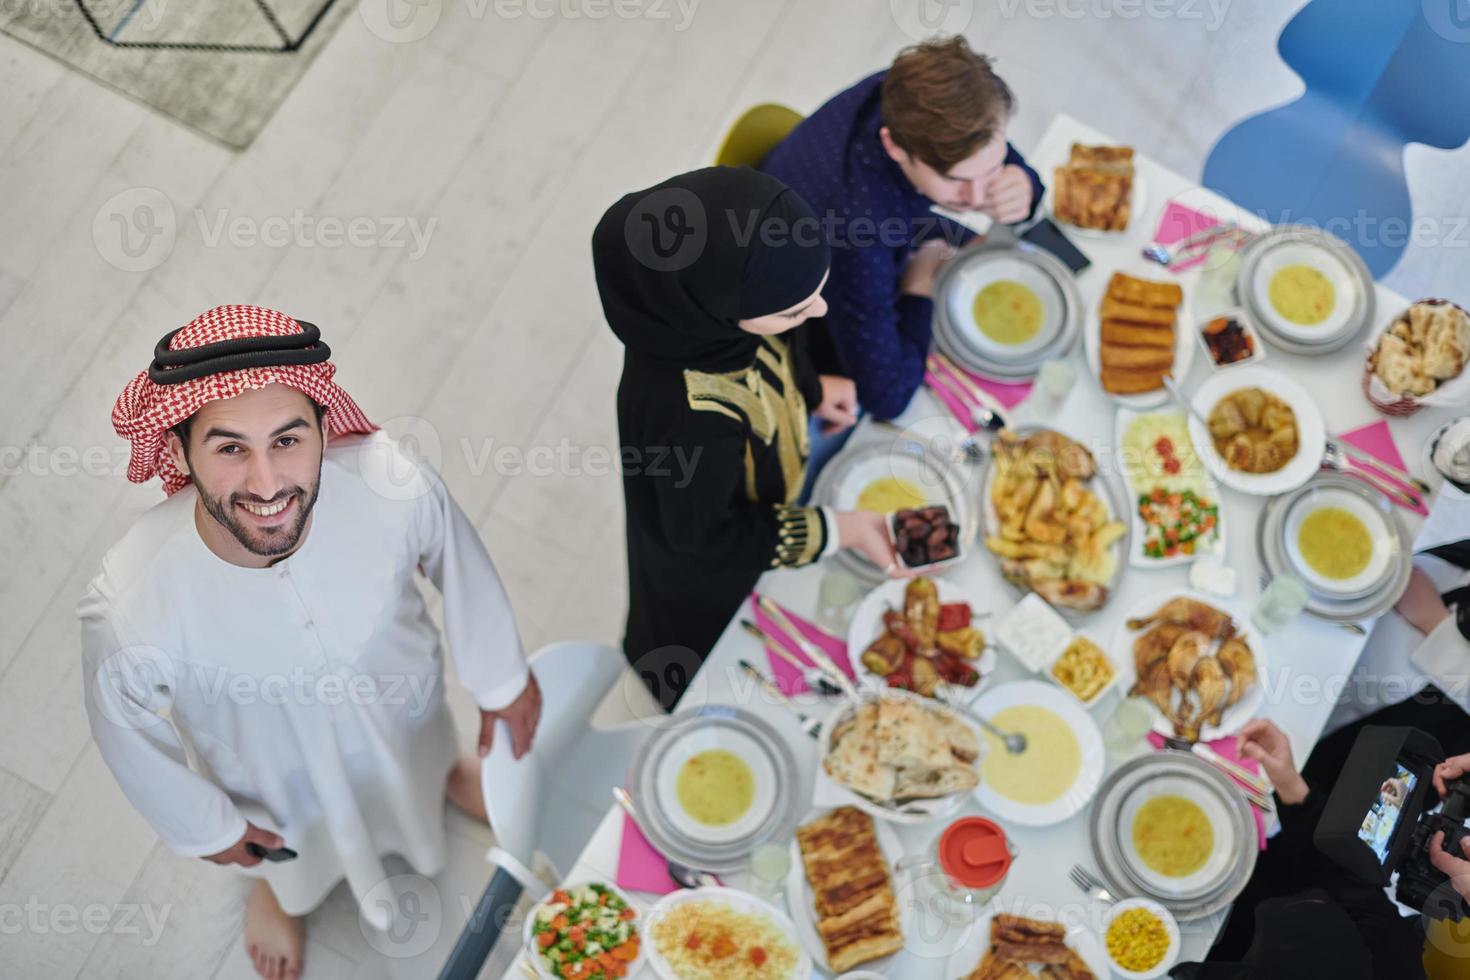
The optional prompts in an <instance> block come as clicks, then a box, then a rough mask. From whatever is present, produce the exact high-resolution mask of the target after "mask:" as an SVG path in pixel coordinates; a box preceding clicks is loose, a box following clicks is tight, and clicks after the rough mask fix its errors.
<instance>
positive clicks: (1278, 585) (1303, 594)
mask: <svg viewBox="0 0 1470 980" xmlns="http://www.w3.org/2000/svg"><path fill="white" fill-rule="evenodd" d="M1306 607H1307V587H1306V586H1305V585H1304V584H1302V580H1301V579H1299V578H1297V577H1296V576H1295V575H1280V576H1277V577H1276V578H1273V579H1272V580H1271V581H1270V582H1269V583H1268V584H1267V585H1266V588H1265V589H1264V590H1262V592H1261V598H1260V599H1258V600H1256V607H1255V608H1254V609H1252V610H1251V623H1252V624H1253V625H1254V626H1255V627H1256V629H1258V630H1260V631H1261V632H1262V633H1265V634H1268V635H1269V634H1271V633H1279V632H1280V631H1281V630H1284V629H1286V627H1287V626H1288V625H1290V623H1291V621H1292V620H1293V619H1295V618H1296V617H1297V614H1299V613H1300V612H1301V611H1302V610H1303V609H1305V608H1306Z"/></svg>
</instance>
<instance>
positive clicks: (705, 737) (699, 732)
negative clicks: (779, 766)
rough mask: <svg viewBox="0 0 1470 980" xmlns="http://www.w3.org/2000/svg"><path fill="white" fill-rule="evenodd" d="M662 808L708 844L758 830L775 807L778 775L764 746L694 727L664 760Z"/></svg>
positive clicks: (725, 731) (659, 782)
mask: <svg viewBox="0 0 1470 980" xmlns="http://www.w3.org/2000/svg"><path fill="white" fill-rule="evenodd" d="M655 786H656V787H657V793H658V798H659V808H660V810H661V812H662V813H663V814H664V815H665V816H666V817H667V818H668V820H669V822H670V823H672V824H673V825H674V827H675V828H676V829H677V830H678V831H679V832H680V833H683V834H685V835H687V836H688V837H690V838H692V839H694V840H697V841H700V842H702V843H707V844H719V843H725V842H728V841H735V840H739V839H741V838H742V837H745V836H747V835H749V834H751V833H752V832H754V831H755V830H756V829H757V828H758V827H759V826H760V825H761V823H762V822H763V821H764V820H765V818H766V817H767V816H768V815H769V814H770V813H771V810H772V809H773V808H774V806H775V804H776V793H777V791H778V788H777V786H776V773H775V770H774V768H773V767H772V766H771V763H770V760H769V758H768V757H767V755H766V753H765V751H764V750H763V749H762V748H761V746H760V745H759V744H758V743H757V742H756V741H755V740H754V739H752V738H751V737H750V736H748V735H746V734H745V733H743V732H740V731H736V730H733V729H730V728H723V727H713V726H712V727H709V728H704V729H695V730H693V731H691V732H689V733H687V734H686V735H685V736H684V737H683V738H681V739H679V741H678V742H676V743H675V744H673V745H671V746H670V747H669V749H668V751H666V752H665V753H664V755H663V757H662V758H661V759H660V760H659V763H658V772H657V774H656V776H655Z"/></svg>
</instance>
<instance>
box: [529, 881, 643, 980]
mask: <svg viewBox="0 0 1470 980" xmlns="http://www.w3.org/2000/svg"><path fill="white" fill-rule="evenodd" d="M638 919H639V914H638V909H637V908H636V907H634V905H633V903H632V902H630V901H629V900H628V896H626V895H624V894H623V893H622V892H620V891H618V889H616V888H614V887H613V886H612V885H605V884H601V883H599V882H592V883H589V884H582V885H571V886H568V887H566V888H558V889H556V890H555V891H554V892H552V893H551V894H550V895H549V896H547V898H546V899H545V900H544V901H542V902H541V904H539V905H537V906H536V907H535V908H534V909H532V910H531V914H530V915H529V916H527V917H526V929H525V946H526V958H527V959H528V960H529V961H530V962H531V964H532V965H533V966H534V967H535V968H536V974H537V975H538V976H540V977H545V978H556V980H615V978H617V977H628V976H632V975H633V974H635V973H636V972H637V971H638V968H639V967H641V966H642V965H643V947H642V940H641V938H640V937H639V935H638Z"/></svg>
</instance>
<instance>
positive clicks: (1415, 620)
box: [1394, 568, 1450, 636]
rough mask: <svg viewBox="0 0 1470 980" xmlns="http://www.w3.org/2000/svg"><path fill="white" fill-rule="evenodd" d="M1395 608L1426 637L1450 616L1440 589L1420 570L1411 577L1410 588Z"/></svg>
mask: <svg viewBox="0 0 1470 980" xmlns="http://www.w3.org/2000/svg"><path fill="white" fill-rule="evenodd" d="M1394 608H1395V609H1397V610H1398V613H1399V615H1400V616H1402V617H1404V618H1405V619H1407V620H1408V621H1409V625H1410V626H1412V627H1414V628H1415V629H1416V630H1418V631H1419V632H1421V633H1423V634H1424V635H1426V636H1428V635H1429V634H1430V633H1433V632H1434V628H1435V627H1436V626H1438V625H1439V624H1440V623H1442V622H1444V621H1445V617H1447V616H1449V614H1450V611H1449V610H1448V609H1446V608H1445V605H1444V600H1443V599H1441V598H1440V597H1439V589H1438V587H1436V586H1435V584H1434V582H1433V580H1432V579H1430V577H1429V576H1428V575H1425V574H1424V572H1422V571H1420V570H1419V569H1418V568H1415V569H1414V574H1413V575H1410V576H1409V587H1408V588H1407V589H1405V590H1404V595H1403V597H1402V598H1401V599H1399V601H1398V605H1396V606H1394Z"/></svg>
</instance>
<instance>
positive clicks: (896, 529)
mask: <svg viewBox="0 0 1470 980" xmlns="http://www.w3.org/2000/svg"><path fill="white" fill-rule="evenodd" d="M888 530H889V532H890V533H891V534H892V535H893V550H894V551H896V552H897V553H898V561H899V564H901V565H902V566H903V567H904V568H924V569H930V570H932V569H935V568H940V567H944V566H948V565H953V564H955V563H957V562H959V560H960V559H961V558H963V557H964V549H963V548H961V547H960V526H959V525H958V524H956V523H955V522H954V520H953V518H951V517H950V516H949V508H948V507H946V506H945V505H944V504H930V505H929V506H927V507H915V508H913V509H911V510H900V511H896V512H894V513H893V514H891V515H890V516H889V518H888Z"/></svg>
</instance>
